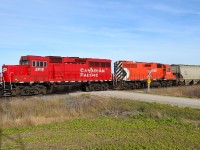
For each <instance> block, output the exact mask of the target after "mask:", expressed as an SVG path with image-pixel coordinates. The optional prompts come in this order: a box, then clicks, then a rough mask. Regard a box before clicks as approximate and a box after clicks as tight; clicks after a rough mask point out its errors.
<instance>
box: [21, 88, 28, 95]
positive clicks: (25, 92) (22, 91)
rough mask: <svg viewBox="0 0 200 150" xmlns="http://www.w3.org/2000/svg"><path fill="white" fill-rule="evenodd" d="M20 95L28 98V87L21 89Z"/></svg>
mask: <svg viewBox="0 0 200 150" xmlns="http://www.w3.org/2000/svg"><path fill="white" fill-rule="evenodd" d="M21 95H22V96H28V95H30V92H29V87H25V88H23V89H21Z"/></svg>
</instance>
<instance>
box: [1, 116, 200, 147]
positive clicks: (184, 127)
mask: <svg viewBox="0 0 200 150" xmlns="http://www.w3.org/2000/svg"><path fill="white" fill-rule="evenodd" d="M1 136H2V142H3V143H2V149H26V148H27V149H65V148H66V149H177V148H178V149H199V148H200V138H199V137H200V129H199V128H198V127H196V126H194V125H191V124H185V123H182V122H180V121H178V120H176V119H152V118H145V117H142V116H140V117H138V118H135V117H128V118H126V117H111V116H109V117H108V116H101V117H96V118H85V119H73V120H68V121H64V122H59V123H53V124H48V125H40V126H29V127H21V128H9V129H4V130H3V132H2V135H1Z"/></svg>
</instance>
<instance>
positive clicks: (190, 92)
mask: <svg viewBox="0 0 200 150" xmlns="http://www.w3.org/2000/svg"><path fill="white" fill-rule="evenodd" d="M151 93H153V94H159V95H169V96H178V97H191V98H200V85H196V86H179V87H168V88H159V89H157V88H154V89H151Z"/></svg>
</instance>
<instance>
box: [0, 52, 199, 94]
mask: <svg viewBox="0 0 200 150" xmlns="http://www.w3.org/2000/svg"><path fill="white" fill-rule="evenodd" d="M111 63H112V61H111V60H110V59H99V58H79V57H60V56H44V57H43V56H31V55H27V56H22V57H21V58H20V61H19V65H3V66H2V75H1V81H2V82H1V84H0V96H17V95H24V96H28V95H38V94H52V93H58V92H66V91H70V90H71V89H72V88H74V87H77V88H80V89H82V90H83V91H102V90H108V89H123V90H128V89H138V88H145V87H147V78H150V79H151V80H152V82H151V86H157V87H168V86H174V85H183V84H187V83H189V84H199V83H200V75H199V72H200V66H196V67H195V70H196V76H195V78H194V79H190V80H189V79H186V77H188V76H187V75H183V72H184V73H185V70H184V69H183V67H182V66H180V65H172V66H170V65H168V64H160V63H147V62H134V61H116V62H114V74H112V67H111ZM188 68H189V69H190V70H189V71H191V67H188ZM186 70H188V69H187V68H186ZM189 71H188V73H187V74H189ZM189 77H190V78H191V77H192V78H193V76H191V75H190V76H189Z"/></svg>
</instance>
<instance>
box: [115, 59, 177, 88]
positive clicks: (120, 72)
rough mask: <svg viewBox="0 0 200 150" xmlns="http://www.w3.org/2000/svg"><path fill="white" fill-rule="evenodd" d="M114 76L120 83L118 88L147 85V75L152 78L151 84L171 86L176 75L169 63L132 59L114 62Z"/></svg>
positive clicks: (174, 82)
mask: <svg viewBox="0 0 200 150" xmlns="http://www.w3.org/2000/svg"><path fill="white" fill-rule="evenodd" d="M114 71H115V77H116V78H117V80H118V81H121V83H120V84H119V83H118V84H117V86H118V88H120V89H121V88H123V89H135V88H143V87H146V86H147V77H149V78H150V79H151V80H152V83H151V86H164V87H165V86H172V85H174V84H176V76H174V75H173V71H172V68H171V66H170V65H167V64H159V63H146V62H134V61H117V62H115V63H114Z"/></svg>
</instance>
